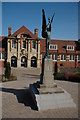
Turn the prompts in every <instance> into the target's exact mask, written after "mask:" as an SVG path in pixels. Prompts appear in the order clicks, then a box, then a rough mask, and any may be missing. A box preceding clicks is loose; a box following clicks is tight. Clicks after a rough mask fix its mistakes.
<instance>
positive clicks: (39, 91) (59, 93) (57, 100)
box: [29, 9, 76, 111]
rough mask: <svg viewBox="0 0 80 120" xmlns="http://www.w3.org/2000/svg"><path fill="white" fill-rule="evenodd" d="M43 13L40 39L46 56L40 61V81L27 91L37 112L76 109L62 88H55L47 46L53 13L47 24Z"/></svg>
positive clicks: (69, 96)
mask: <svg viewBox="0 0 80 120" xmlns="http://www.w3.org/2000/svg"><path fill="white" fill-rule="evenodd" d="M42 13H43V24H42V37H43V38H45V40H46V54H45V56H44V58H43V59H42V70H41V75H40V80H39V81H37V82H36V83H33V84H30V86H29V89H30V93H31V95H32V98H33V100H34V104H36V105H37V107H38V110H39V111H41V110H47V109H55V108H56V109H58V108H66V107H76V104H75V103H74V102H73V99H72V97H71V95H70V94H69V93H68V92H67V91H65V90H64V89H63V88H61V87H59V86H57V84H56V83H55V81H54V75H53V71H54V70H53V67H52V63H53V61H52V59H51V58H50V55H49V52H48V50H49V45H50V41H51V26H52V22H53V18H54V16H55V13H54V14H53V16H52V19H50V18H48V20H49V22H48V24H46V17H45V11H44V9H43V10H42Z"/></svg>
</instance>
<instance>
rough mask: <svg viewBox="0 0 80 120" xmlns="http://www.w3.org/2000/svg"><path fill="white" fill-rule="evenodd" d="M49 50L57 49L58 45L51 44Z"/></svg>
mask: <svg viewBox="0 0 80 120" xmlns="http://www.w3.org/2000/svg"><path fill="white" fill-rule="evenodd" d="M49 50H57V45H53V44H50V45H49Z"/></svg>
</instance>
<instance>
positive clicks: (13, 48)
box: [0, 26, 80, 70]
mask: <svg viewBox="0 0 80 120" xmlns="http://www.w3.org/2000/svg"><path fill="white" fill-rule="evenodd" d="M5 40H6V41H4V42H3V48H4V51H5V56H6V57H5V59H4V60H6V61H7V62H10V65H11V67H17V68H20V67H28V68H29V67H38V68H40V67H41V64H42V58H43V57H44V55H45V52H46V41H45V39H43V38H38V29H37V28H36V29H35V32H34V34H33V33H32V32H31V31H30V30H28V29H27V28H26V27H25V26H22V27H21V28H20V29H18V30H17V31H16V32H14V33H13V34H11V27H9V28H8V36H7V37H5ZM2 41H3V39H2ZM6 44H7V46H6ZM0 53H1V52H0ZM49 53H50V57H51V58H52V59H53V68H54V69H55V68H56V66H57V68H58V70H60V69H64V68H80V40H78V41H75V40H54V39H51V44H50V46H49Z"/></svg>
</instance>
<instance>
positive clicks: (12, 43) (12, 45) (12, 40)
mask: <svg viewBox="0 0 80 120" xmlns="http://www.w3.org/2000/svg"><path fill="white" fill-rule="evenodd" d="M14 40H15V39H13V40H12V48H14V49H16V47H14V45H13V41H14ZM15 41H16V40H15Z"/></svg>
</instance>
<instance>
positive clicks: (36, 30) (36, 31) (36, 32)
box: [35, 28, 38, 37]
mask: <svg viewBox="0 0 80 120" xmlns="http://www.w3.org/2000/svg"><path fill="white" fill-rule="evenodd" d="M35 35H36V37H38V29H37V28H35Z"/></svg>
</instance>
